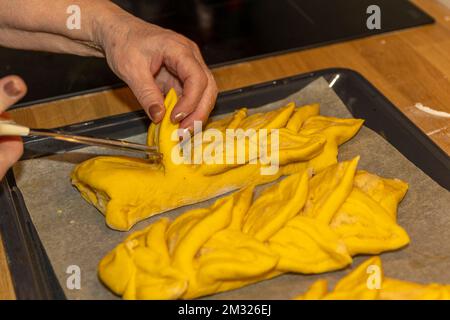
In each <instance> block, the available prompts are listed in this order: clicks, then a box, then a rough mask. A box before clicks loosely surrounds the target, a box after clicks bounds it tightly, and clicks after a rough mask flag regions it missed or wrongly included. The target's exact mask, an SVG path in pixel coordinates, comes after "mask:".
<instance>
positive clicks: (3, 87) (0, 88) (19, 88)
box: [0, 76, 27, 113]
mask: <svg viewBox="0 0 450 320" xmlns="http://www.w3.org/2000/svg"><path fill="white" fill-rule="evenodd" d="M26 93H27V86H26V84H25V82H24V81H23V80H22V79H21V78H20V77H18V76H7V77H4V78H1V79H0V113H2V112H3V111H5V110H6V109H8V108H9V107H10V106H12V105H13V104H14V103H16V102H17V101H19V100H20V99H21V98H22V97H23V96H24V95H25V94H26Z"/></svg>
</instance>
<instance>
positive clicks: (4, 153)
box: [0, 76, 27, 179]
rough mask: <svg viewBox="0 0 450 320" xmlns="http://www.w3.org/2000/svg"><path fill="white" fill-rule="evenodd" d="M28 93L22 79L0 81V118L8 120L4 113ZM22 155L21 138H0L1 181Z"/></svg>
mask: <svg viewBox="0 0 450 320" xmlns="http://www.w3.org/2000/svg"><path fill="white" fill-rule="evenodd" d="M26 93H27V86H26V85H25V82H23V80H22V79H21V78H20V77H18V76H7V77H4V78H2V79H0V117H2V118H8V116H7V115H6V114H3V115H2V113H3V112H4V111H5V110H6V109H7V108H8V107H10V106H12V105H13V104H15V103H16V102H17V101H19V100H20V99H21V98H22V97H23V96H24V95H25V94H26ZM22 153H23V145H22V139H21V138H20V137H0V179H1V178H2V177H3V176H4V175H5V174H6V171H8V169H9V168H10V167H11V166H12V165H13V164H14V163H16V161H17V160H19V158H20V156H21V155H22Z"/></svg>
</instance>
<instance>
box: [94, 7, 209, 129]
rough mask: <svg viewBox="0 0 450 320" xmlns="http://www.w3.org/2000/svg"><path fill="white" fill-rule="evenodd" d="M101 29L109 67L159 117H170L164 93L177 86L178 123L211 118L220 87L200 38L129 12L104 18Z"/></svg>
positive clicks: (99, 38) (187, 125)
mask: <svg viewBox="0 0 450 320" xmlns="http://www.w3.org/2000/svg"><path fill="white" fill-rule="evenodd" d="M96 34H97V39H96V41H95V42H98V45H99V46H101V47H102V48H103V50H104V52H105V56H106V59H107V61H108V64H109V66H110V67H111V69H112V70H113V71H114V72H115V73H116V74H117V75H118V76H119V77H120V78H121V79H122V80H124V81H125V82H126V83H127V84H128V86H129V87H130V88H131V90H132V91H133V93H134V94H135V96H136V97H137V99H138V101H139V102H140V104H141V105H142V107H143V108H144V110H146V111H147V113H148V115H149V116H150V118H151V119H152V120H153V121H154V122H160V121H161V120H162V118H163V116H164V113H165V109H164V104H163V100H164V98H163V93H164V94H165V93H167V92H168V90H169V89H170V88H171V87H174V88H175V90H176V91H177V93H178V94H179V95H180V96H181V98H180V101H179V103H178V104H177V106H176V107H175V109H174V110H173V112H172V114H171V115H170V116H171V120H172V122H174V123H178V122H179V123H180V127H181V128H190V129H192V128H193V122H194V121H195V120H199V121H203V122H204V121H206V120H207V118H208V116H209V113H210V112H211V110H212V108H213V106H214V103H215V100H216V96H217V86H216V83H215V80H214V78H213V76H212V74H211V72H210V70H209V69H208V67H207V66H206V64H205V62H204V61H203V58H202V56H201V53H200V50H199V49H198V47H197V45H196V44H195V43H194V42H192V41H191V40H189V39H187V38H185V37H183V36H182V35H180V34H177V33H175V32H173V31H170V30H167V29H163V28H160V27H158V26H156V25H152V24H149V23H146V22H144V21H142V20H139V19H138V18H136V17H133V16H131V15H128V14H125V13H122V14H121V13H116V14H113V15H110V16H109V19H107V18H105V19H103V20H101V22H100V24H99V25H98V30H97V33H96Z"/></svg>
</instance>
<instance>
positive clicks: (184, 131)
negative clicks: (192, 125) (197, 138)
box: [178, 129, 191, 141]
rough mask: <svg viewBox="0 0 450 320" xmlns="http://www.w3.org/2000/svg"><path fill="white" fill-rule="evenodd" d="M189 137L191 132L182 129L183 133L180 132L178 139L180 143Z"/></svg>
mask: <svg viewBox="0 0 450 320" xmlns="http://www.w3.org/2000/svg"><path fill="white" fill-rule="evenodd" d="M190 136H191V132H190V131H189V129H183V131H181V132H180V133H179V135H178V138H179V139H180V141H182V140H185V139H188V138H189V137H190Z"/></svg>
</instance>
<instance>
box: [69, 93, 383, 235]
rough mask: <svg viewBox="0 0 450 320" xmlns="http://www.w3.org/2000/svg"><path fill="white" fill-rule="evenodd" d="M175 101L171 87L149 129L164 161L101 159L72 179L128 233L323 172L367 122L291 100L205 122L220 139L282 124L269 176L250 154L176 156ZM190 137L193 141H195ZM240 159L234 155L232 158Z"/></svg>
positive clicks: (210, 145)
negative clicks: (253, 188)
mask: <svg viewBox="0 0 450 320" xmlns="http://www.w3.org/2000/svg"><path fill="white" fill-rule="evenodd" d="M176 103H177V96H176V93H175V91H174V90H171V91H170V92H169V93H168V95H167V97H166V99H165V106H166V109H167V111H166V116H165V117H164V119H163V120H162V122H161V123H160V124H158V125H154V124H152V125H151V126H150V128H149V132H148V144H149V145H155V146H157V147H158V148H159V151H160V152H161V153H162V154H163V160H162V163H161V164H159V165H156V164H152V163H150V162H149V161H146V160H143V159H134V158H128V157H111V156H101V157H96V158H92V159H89V160H87V161H85V162H83V163H81V164H79V165H78V166H77V167H76V168H75V169H74V171H73V173H72V176H71V179H72V183H73V184H74V185H75V186H76V188H77V189H78V190H79V191H80V193H81V195H82V196H83V198H84V199H86V200H87V201H88V202H89V203H91V204H93V205H94V206H95V207H97V208H98V209H99V210H100V211H101V212H102V213H103V214H104V215H105V219H106V224H107V225H108V226H109V227H111V228H113V229H116V230H123V231H126V230H129V229H130V228H131V227H132V226H133V225H134V224H135V223H137V222H139V221H141V220H143V219H146V218H148V217H150V216H153V215H155V214H159V213H162V212H165V211H168V210H171V209H174V208H177V207H181V206H184V205H189V204H192V203H197V202H200V201H204V200H207V199H210V198H213V197H216V196H218V195H222V194H224V193H227V192H229V191H233V190H238V189H242V188H244V187H247V186H250V185H257V184H263V183H267V182H270V181H274V180H276V179H277V178H279V177H280V176H282V175H287V174H291V173H295V172H302V171H305V170H306V169H308V168H310V170H320V169H323V168H324V167H325V166H327V165H330V164H335V163H336V162H337V149H338V146H339V145H340V144H342V143H344V142H345V141H347V140H349V139H351V138H352V137H353V136H354V135H355V134H356V133H357V132H358V130H359V128H360V127H361V125H362V122H363V121H362V120H359V119H336V118H326V117H322V116H319V115H318V112H319V107H318V105H311V106H304V107H298V108H297V107H296V106H295V105H294V104H293V103H290V104H288V105H286V106H285V107H282V108H279V109H277V110H273V111H269V112H265V113H257V114H253V115H247V110H246V109H245V108H244V109H240V110H237V111H236V112H235V113H234V114H232V115H230V116H227V117H225V118H223V119H220V120H217V121H213V122H210V123H208V124H207V125H206V129H216V130H218V131H219V132H220V133H221V134H222V136H225V135H226V134H225V130H227V129H242V130H247V129H253V130H255V131H256V133H257V134H259V132H262V131H261V130H264V129H265V130H268V131H269V136H270V137H272V136H271V134H272V133H271V131H270V130H271V129H279V164H280V167H279V170H278V171H275V172H274V173H273V174H270V175H263V174H261V169H262V168H264V167H267V166H269V164H267V163H266V162H262V161H260V162H256V164H255V163H252V161H254V160H258V159H254V158H251V155H249V154H248V153H246V155H245V157H244V158H245V159H244V161H243V162H242V163H239V164H236V163H234V164H217V163H214V162H212V163H208V162H203V163H201V164H196V163H195V162H194V163H181V164H179V163H178V162H177V161H175V160H173V159H174V156H180V153H181V151H182V147H180V145H179V141H178V139H177V136H176V131H175V130H176V129H178V125H176V124H173V123H171V121H170V114H171V112H172V109H173V108H174V106H175V104H176ZM207 132H210V130H205V131H203V133H201V134H203V135H204V139H203V143H202V145H203V147H204V148H210V149H211V150H215V147H217V141H214V139H210V140H208V138H207ZM253 136H255V135H253ZM270 137H269V138H268V140H267V141H266V144H265V146H267V147H269V146H271V145H272V144H271V143H272V142H271V141H272V140H271V138H270ZM209 138H211V137H209ZM239 139H240V138H236V140H239ZM191 140H193V141H194V142H192V141H191V143H195V138H194V139H191ZM247 140H248V141H247V142H245V141H244V142H245V143H246V144H247V146H248V144H249V143H251V142H249V141H250V140H251V139H247ZM274 141H275V140H274ZM262 145H264V143H263V144H262ZM212 153H213V154H214V156H215V157H219V158H220V157H222V159H224V158H225V156H226V157H228V156H229V155H228V153H226V152H224V151H223V150H222V151H220V150H218V151H217V153H214V152H212ZM225 153H226V155H225ZM270 154H271V153H270ZM194 156H195V155H193V156H192V157H194ZM237 156H238V155H237V153H236V154H235V156H233V159H234V157H237ZM262 158H263V157H262V156H261V157H260V159H262ZM235 162H236V161H235ZM387 205H388V204H387ZM261 232H262V231H261ZM264 232H267V231H264Z"/></svg>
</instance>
